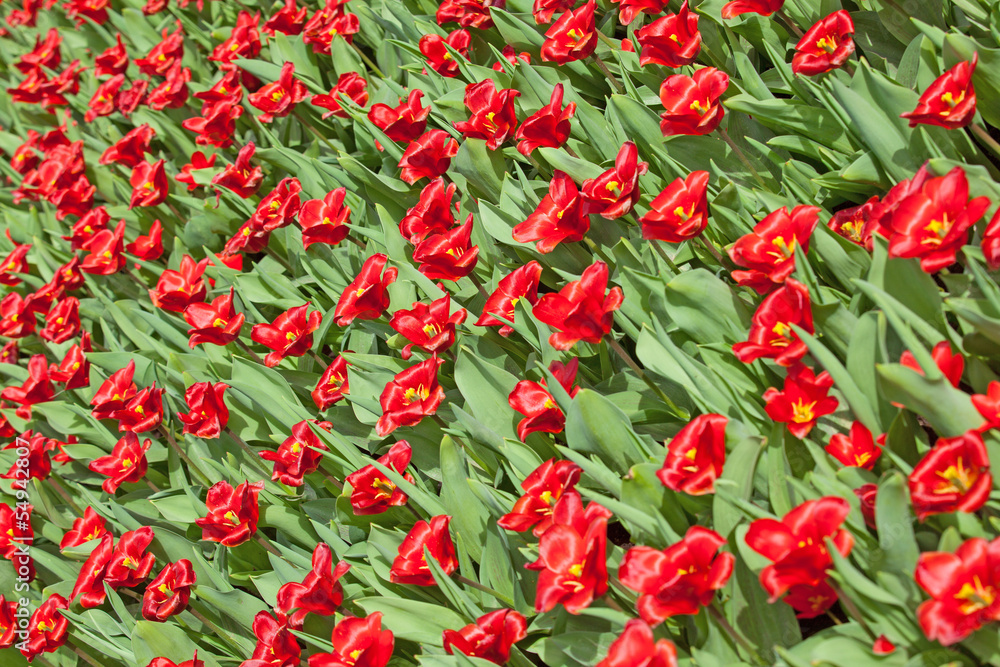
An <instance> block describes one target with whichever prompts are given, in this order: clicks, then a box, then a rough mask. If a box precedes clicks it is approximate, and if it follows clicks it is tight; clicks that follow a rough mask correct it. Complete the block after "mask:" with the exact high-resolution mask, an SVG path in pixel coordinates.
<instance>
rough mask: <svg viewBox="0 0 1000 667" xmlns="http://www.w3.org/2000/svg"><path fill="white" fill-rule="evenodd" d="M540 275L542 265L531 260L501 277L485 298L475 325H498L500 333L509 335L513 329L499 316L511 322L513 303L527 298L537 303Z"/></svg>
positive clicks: (512, 319)
mask: <svg viewBox="0 0 1000 667" xmlns="http://www.w3.org/2000/svg"><path fill="white" fill-rule="evenodd" d="M541 276H542V265H541V264H539V263H538V262H536V261H535V260H531V261H530V262H528V263H527V264H525V265H524V266H522V267H519V268H517V269H514V270H513V271H511V272H510V273H508V274H507V275H506V276H504V277H503V278H501V279H500V282H499V283H497V288H496V289H495V290H494V291H493V293H492V294H490V296H489V298H487V299H486V303H485V304H484V305H483V314H482V315H480V316H479V319H478V320H476V326H479V327H495V326H499V327H500V335H501V336H504V337H507V336H509V335H510V333H511V332H512V331H513V330H514V329H513V328H512V327H511V326H510V325H509V324H504V322H503V321H501V320H500V319H499V318H501V317H502V318H504V319H505V320H508V321H510V322H513V321H514V305H515V304H516V303H517V302H518V301H520V300H521V299H527V301H528V303H530V304H531V305H532V306H534V305H535V304H536V303H538V281H539V279H540V278H541Z"/></svg>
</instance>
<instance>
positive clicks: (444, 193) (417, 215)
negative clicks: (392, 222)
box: [399, 177, 458, 245]
mask: <svg viewBox="0 0 1000 667" xmlns="http://www.w3.org/2000/svg"><path fill="white" fill-rule="evenodd" d="M455 188H456V186H455V184H454V183H449V184H447V185H446V184H445V181H444V179H443V178H441V177H438V178H435V179H434V180H433V181H431V182H430V183H428V184H427V185H426V186H425V187H424V189H423V190H421V191H420V200H419V201H418V202H417V205H416V206H413V207H411V208H410V209H409V210H407V212H406V216H405V217H404V218H403V219H402V220H400V222H399V233H400V234H402V235H403V238H405V239H406V240H407V241H409V242H410V243H413V244H414V245H416V244H419V243H420V242H421V241H423V240H424V239H426V238H427V237H428V236H430V235H431V234H441V233H444V232H447V231H448V230H449V229H451V228H452V226H454V224H455V215H454V214H453V213H452V209H454V210H458V209H457V207H456V206H454V205H453V204H452V200H453V199H454V198H455Z"/></svg>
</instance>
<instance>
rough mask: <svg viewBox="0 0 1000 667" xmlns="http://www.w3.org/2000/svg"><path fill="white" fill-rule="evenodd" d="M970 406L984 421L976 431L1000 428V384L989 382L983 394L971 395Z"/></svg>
mask: <svg viewBox="0 0 1000 667" xmlns="http://www.w3.org/2000/svg"><path fill="white" fill-rule="evenodd" d="M972 405H973V407H974V408H976V410H977V411H978V412H979V414H981V415H982V416H983V419H985V420H986V421H985V422H984V423H983V425H982V426H980V427H979V429H977V430H979V431H987V430H989V429H993V428H998V427H1000V382H997V381H995V380H994V381H993V382H990V384H989V386H987V388H986V393H985V394H973V395H972Z"/></svg>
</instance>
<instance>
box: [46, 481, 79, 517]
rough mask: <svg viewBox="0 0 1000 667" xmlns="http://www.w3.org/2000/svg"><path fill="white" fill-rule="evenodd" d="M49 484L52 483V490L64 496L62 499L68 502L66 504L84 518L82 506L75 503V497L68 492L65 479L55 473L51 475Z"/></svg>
mask: <svg viewBox="0 0 1000 667" xmlns="http://www.w3.org/2000/svg"><path fill="white" fill-rule="evenodd" d="M49 482H50V483H51V485H52V488H53V489H55V490H56V493H58V494H59V495H60V496H62V499H63V500H65V501H66V504H67V505H69V506H70V508H71V509H72V510H73V511H74V512H76V513H77V514H79V515H80V516H83V510H81V509H80V506H79V505H77V504H76V503H75V502H74V501H73V497H72V496H70V495H69V492H68V491H66V483H65V482H64V481H63V478H62V477H60V476H59V475H57V474H56V473H54V472H53V473H49Z"/></svg>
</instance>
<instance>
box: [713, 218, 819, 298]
mask: <svg viewBox="0 0 1000 667" xmlns="http://www.w3.org/2000/svg"><path fill="white" fill-rule="evenodd" d="M818 219H819V208H818V207H816V206H796V207H795V208H793V209H792V212H791V213H789V212H788V209H787V208H785V207H784V206H783V207H781V208H779V209H778V210H776V211H774V212H772V213H769V214H768V215H767V216H766V217H765V218H764V219H763V220H761V221H760V222H759V223H757V225H756V226H754V228H753V232H752V233H750V234H747V235H745V236H742V237H740V238H739V239H738V240H737V241H736V243H735V244H733V247H732V248H730V250H729V257H730V258H731V259H732V260H733V262H735V263H736V264H738V265H740V266H745V267H747V268H748V269H749V270H747V271H733V280H735V281H736V282H737V283H739V284H740V285H744V286H746V287H751V288H753V289H754V290H755V291H756V292H757V293H758V294H767V293H768V292H770V291H772V290H774V289H776V288H778V287H780V286H781V284H782V283H783V282H784V281H785V278H787V277H788V276H789V275H791V273H792V271H794V270H795V248H796V247H797V246H798V247H801V248H802V252H804V253H805V252H808V251H809V237H810V236H812V233H813V230H814V229H816V223H817V220H818Z"/></svg>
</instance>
